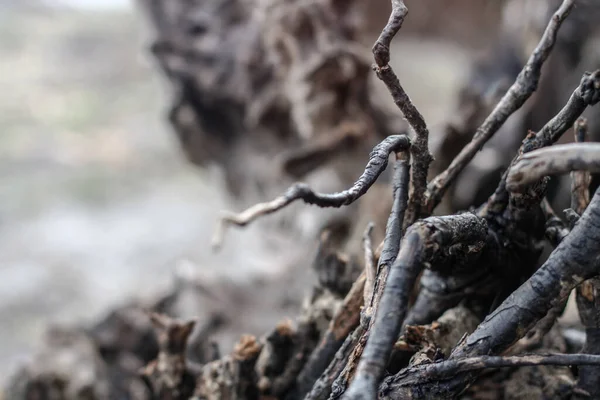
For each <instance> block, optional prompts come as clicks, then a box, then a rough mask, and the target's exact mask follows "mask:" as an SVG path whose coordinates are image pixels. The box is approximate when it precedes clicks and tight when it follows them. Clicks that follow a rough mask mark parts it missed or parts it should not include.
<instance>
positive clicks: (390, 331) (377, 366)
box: [347, 213, 487, 399]
mask: <svg viewBox="0 0 600 400" xmlns="http://www.w3.org/2000/svg"><path fill="white" fill-rule="evenodd" d="M486 236H487V223H486V222H485V220H483V219H482V218H479V217H477V216H476V215H474V214H471V213H464V214H460V215H453V216H448V217H432V218H428V219H425V220H423V221H419V222H417V223H416V224H414V225H412V226H411V227H410V228H409V229H408V231H407V232H406V236H405V237H404V239H403V241H402V246H401V248H400V253H399V254H398V258H396V261H395V262H394V265H393V266H392V268H391V269H390V273H389V276H388V279H387V282H386V286H385V290H384V292H383V297H382V299H381V303H380V305H379V308H378V310H377V313H376V314H375V322H374V324H373V327H372V328H371V332H370V337H369V340H368V341H367V345H366V347H365V350H364V352H363V357H362V358H361V360H360V363H359V365H358V370H357V374H356V377H355V378H354V380H353V381H352V384H351V385H350V388H349V389H348V392H347V398H348V399H367V398H373V399H374V398H375V396H376V392H377V385H378V384H379V382H380V380H381V378H382V377H383V373H384V371H385V366H386V364H387V361H388V358H389V356H390V354H391V351H392V348H393V345H394V343H395V341H396V340H397V339H398V335H399V334H400V328H401V326H402V323H403V322H404V317H405V315H406V311H407V309H408V299H409V296H410V294H411V292H412V290H413V287H414V284H415V282H416V280H417V276H418V275H419V273H420V272H421V270H422V268H423V266H424V265H425V264H428V263H429V262H431V261H432V260H433V259H438V257H437V256H439V254H437V253H445V252H448V251H452V250H449V249H450V248H451V247H452V246H456V245H459V244H463V243H464V244H467V245H472V244H473V243H475V242H477V243H479V242H480V241H481V240H482V238H485V237H486Z"/></svg>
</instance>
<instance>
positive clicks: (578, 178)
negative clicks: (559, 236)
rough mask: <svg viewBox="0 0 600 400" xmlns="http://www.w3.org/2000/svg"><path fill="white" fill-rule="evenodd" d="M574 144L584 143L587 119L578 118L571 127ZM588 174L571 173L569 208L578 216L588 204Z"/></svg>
mask: <svg viewBox="0 0 600 400" xmlns="http://www.w3.org/2000/svg"><path fill="white" fill-rule="evenodd" d="M573 131H574V133H575V142H577V143H584V142H585V141H586V140H587V136H588V124H587V119H585V118H583V117H580V118H578V119H577V121H575V126H574V127H573ZM590 180H591V176H590V172H589V171H573V172H571V208H572V209H573V210H575V212H576V213H577V214H579V215H581V214H583V212H584V211H585V208H586V207H587V205H588V204H589V203H590Z"/></svg>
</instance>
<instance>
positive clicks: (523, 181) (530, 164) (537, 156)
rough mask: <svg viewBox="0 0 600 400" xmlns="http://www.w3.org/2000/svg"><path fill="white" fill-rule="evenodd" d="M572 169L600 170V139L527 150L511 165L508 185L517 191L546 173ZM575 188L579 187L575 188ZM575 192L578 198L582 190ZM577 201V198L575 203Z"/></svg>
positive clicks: (561, 172) (564, 172) (566, 171)
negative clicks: (528, 151) (598, 140)
mask: <svg viewBox="0 0 600 400" xmlns="http://www.w3.org/2000/svg"><path fill="white" fill-rule="evenodd" d="M571 171H588V172H600V143H570V144H563V145H558V146H552V147H546V148H543V149H539V150H535V151H532V152H531V153H525V154H523V155H522V156H521V157H520V158H519V161H518V162H517V163H516V164H515V165H514V166H513V167H512V168H511V169H510V172H509V173H508V177H507V179H506V188H507V189H508V190H509V191H511V192H517V191H519V190H522V189H523V188H525V187H527V185H529V184H531V183H533V182H536V181H538V180H540V179H541V178H543V177H544V176H548V175H558V174H566V173H568V172H571ZM574 184H575V182H574ZM582 188H583V190H585V189H586V188H587V185H583V186H582ZM575 189H576V187H574V188H573V190H575ZM573 196H576V197H577V199H578V198H579V196H581V193H580V192H577V193H573ZM588 199H589V196H588ZM577 201H578V200H575V203H577ZM575 206H577V204H575ZM578 208H579V207H578ZM582 208H585V206H583V207H582Z"/></svg>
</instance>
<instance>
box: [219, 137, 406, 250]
mask: <svg viewBox="0 0 600 400" xmlns="http://www.w3.org/2000/svg"><path fill="white" fill-rule="evenodd" d="M409 147H410V139H409V138H408V137H407V136H405V135H393V136H388V137H387V138H385V139H384V140H383V141H382V142H381V143H379V144H378V145H377V146H375V148H374V149H373V151H372V152H371V154H370V155H369V162H368V163H367V166H366V167H365V171H364V172H363V174H362V175H361V176H360V177H359V178H358V180H357V181H356V182H355V183H354V185H353V186H352V187H351V188H350V189H347V190H344V191H342V192H339V193H333V194H324V193H316V192H314V191H313V190H312V189H311V188H310V187H309V186H308V185H306V184H303V183H296V184H294V185H292V186H291V187H290V188H289V189H288V190H287V191H286V192H285V193H284V194H283V195H282V196H280V197H277V198H276V199H274V200H272V201H269V202H266V203H259V204H256V205H254V206H252V207H250V208H248V209H246V210H245V211H243V212H241V213H239V214H233V213H226V214H225V215H223V216H222V218H221V220H220V221H219V223H218V225H217V228H216V230H215V233H214V235H213V239H212V245H213V248H219V247H220V246H221V244H222V243H223V238H224V236H225V231H226V229H227V227H228V226H229V225H237V226H245V225H247V224H249V223H250V222H252V221H254V220H255V219H256V218H258V217H261V216H263V215H268V214H272V213H274V212H276V211H278V210H281V209H282V208H285V207H286V206H288V205H289V204H291V203H293V202H294V201H296V200H302V201H304V202H305V203H307V204H314V205H317V206H319V207H342V206H346V205H349V204H352V203H353V202H354V201H356V200H357V199H358V198H359V197H361V196H362V195H363V194H365V193H366V192H367V190H368V189H369V188H370V187H371V186H372V185H373V183H375V181H376V180H377V178H378V177H379V175H381V173H382V172H383V171H385V169H386V167H387V164H388V157H389V155H390V154H391V153H392V152H397V151H402V150H407V149H408V148H409Z"/></svg>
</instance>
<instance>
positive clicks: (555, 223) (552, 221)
mask: <svg viewBox="0 0 600 400" xmlns="http://www.w3.org/2000/svg"><path fill="white" fill-rule="evenodd" d="M541 206H542V212H543V213H544V216H545V217H546V237H547V238H548V240H550V243H551V244H552V245H553V246H554V247H556V246H558V245H559V244H560V242H562V241H563V239H564V238H565V237H566V236H567V235H568V234H569V229H568V228H567V227H566V226H565V224H564V223H563V222H562V220H561V219H560V218H558V216H557V215H556V213H555V212H554V210H553V209H552V206H551V205H550V203H549V202H548V199H547V198H545V197H544V200H543V201H542V204H541Z"/></svg>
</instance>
